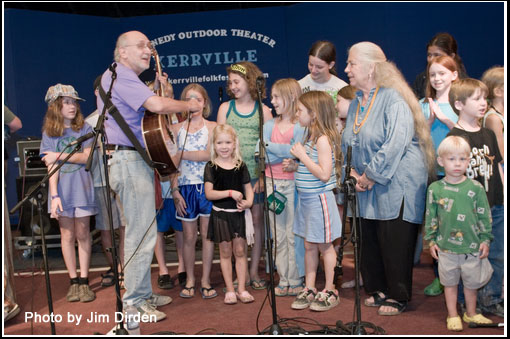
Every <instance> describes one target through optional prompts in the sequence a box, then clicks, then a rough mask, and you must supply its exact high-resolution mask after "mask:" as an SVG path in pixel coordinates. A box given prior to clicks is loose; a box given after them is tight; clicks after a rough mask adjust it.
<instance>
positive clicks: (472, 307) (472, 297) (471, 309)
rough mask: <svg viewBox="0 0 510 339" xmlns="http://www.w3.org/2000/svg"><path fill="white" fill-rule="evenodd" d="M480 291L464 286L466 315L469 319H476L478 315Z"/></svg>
mask: <svg viewBox="0 0 510 339" xmlns="http://www.w3.org/2000/svg"><path fill="white" fill-rule="evenodd" d="M477 294H478V290H471V289H469V288H466V286H464V297H465V299H466V313H467V315H468V317H474V316H475V315H476V296H477Z"/></svg>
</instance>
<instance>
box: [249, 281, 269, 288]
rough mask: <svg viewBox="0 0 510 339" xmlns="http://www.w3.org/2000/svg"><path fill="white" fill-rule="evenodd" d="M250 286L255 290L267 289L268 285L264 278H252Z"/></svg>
mask: <svg viewBox="0 0 510 339" xmlns="http://www.w3.org/2000/svg"><path fill="white" fill-rule="evenodd" d="M250 286H251V288H253V289H254V290H265V289H266V287H267V285H266V281H265V280H264V279H260V280H250Z"/></svg>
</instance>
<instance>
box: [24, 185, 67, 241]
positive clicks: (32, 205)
mask: <svg viewBox="0 0 510 339" xmlns="http://www.w3.org/2000/svg"><path fill="white" fill-rule="evenodd" d="M42 178H44V176H42V175H41V176H33V175H32V176H22V177H18V178H16V190H17V193H18V201H21V200H22V199H23V198H24V197H25V194H26V193H28V192H30V191H31V190H32V188H33V187H36V186H37V185H38V184H39V182H40V181H41V179H42ZM46 184H48V183H46ZM37 197H39V198H40V200H41V205H42V215H41V214H39V211H38V210H37V200H36V198H37ZM41 217H42V225H44V233H45V234H46V235H50V234H60V230H59V226H58V221H57V220H56V219H52V218H50V214H49V213H48V188H47V186H46V187H41V188H39V192H38V193H37V194H36V195H35V196H34V197H33V198H31V199H28V200H27V201H26V202H25V203H24V204H23V206H22V207H21V209H20V216H19V223H20V229H21V234H22V235H23V236H27V237H28V236H32V232H33V234H34V235H41Z"/></svg>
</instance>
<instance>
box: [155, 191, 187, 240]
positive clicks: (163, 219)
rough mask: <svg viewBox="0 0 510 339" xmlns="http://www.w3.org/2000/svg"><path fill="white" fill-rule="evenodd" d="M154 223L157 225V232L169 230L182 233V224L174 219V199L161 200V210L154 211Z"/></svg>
mask: <svg viewBox="0 0 510 339" xmlns="http://www.w3.org/2000/svg"><path fill="white" fill-rule="evenodd" d="M156 221H157V223H158V232H161V233H165V232H168V230H170V227H171V228H173V229H174V231H180V232H182V223H181V221H180V220H177V219H176V218H175V204H174V199H163V208H162V209H160V210H159V211H158V210H156Z"/></svg>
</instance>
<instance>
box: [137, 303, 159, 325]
mask: <svg viewBox="0 0 510 339" xmlns="http://www.w3.org/2000/svg"><path fill="white" fill-rule="evenodd" d="M136 309H137V310H138V312H140V316H142V315H145V314H146V315H148V316H149V317H150V318H149V319H151V320H152V319H154V317H156V321H160V320H163V319H165V318H166V314H165V313H163V312H160V311H158V310H157V309H156V307H154V306H153V305H151V304H149V303H148V302H147V301H144V302H142V303H141V304H140V305H138V306H137V307H136Z"/></svg>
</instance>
